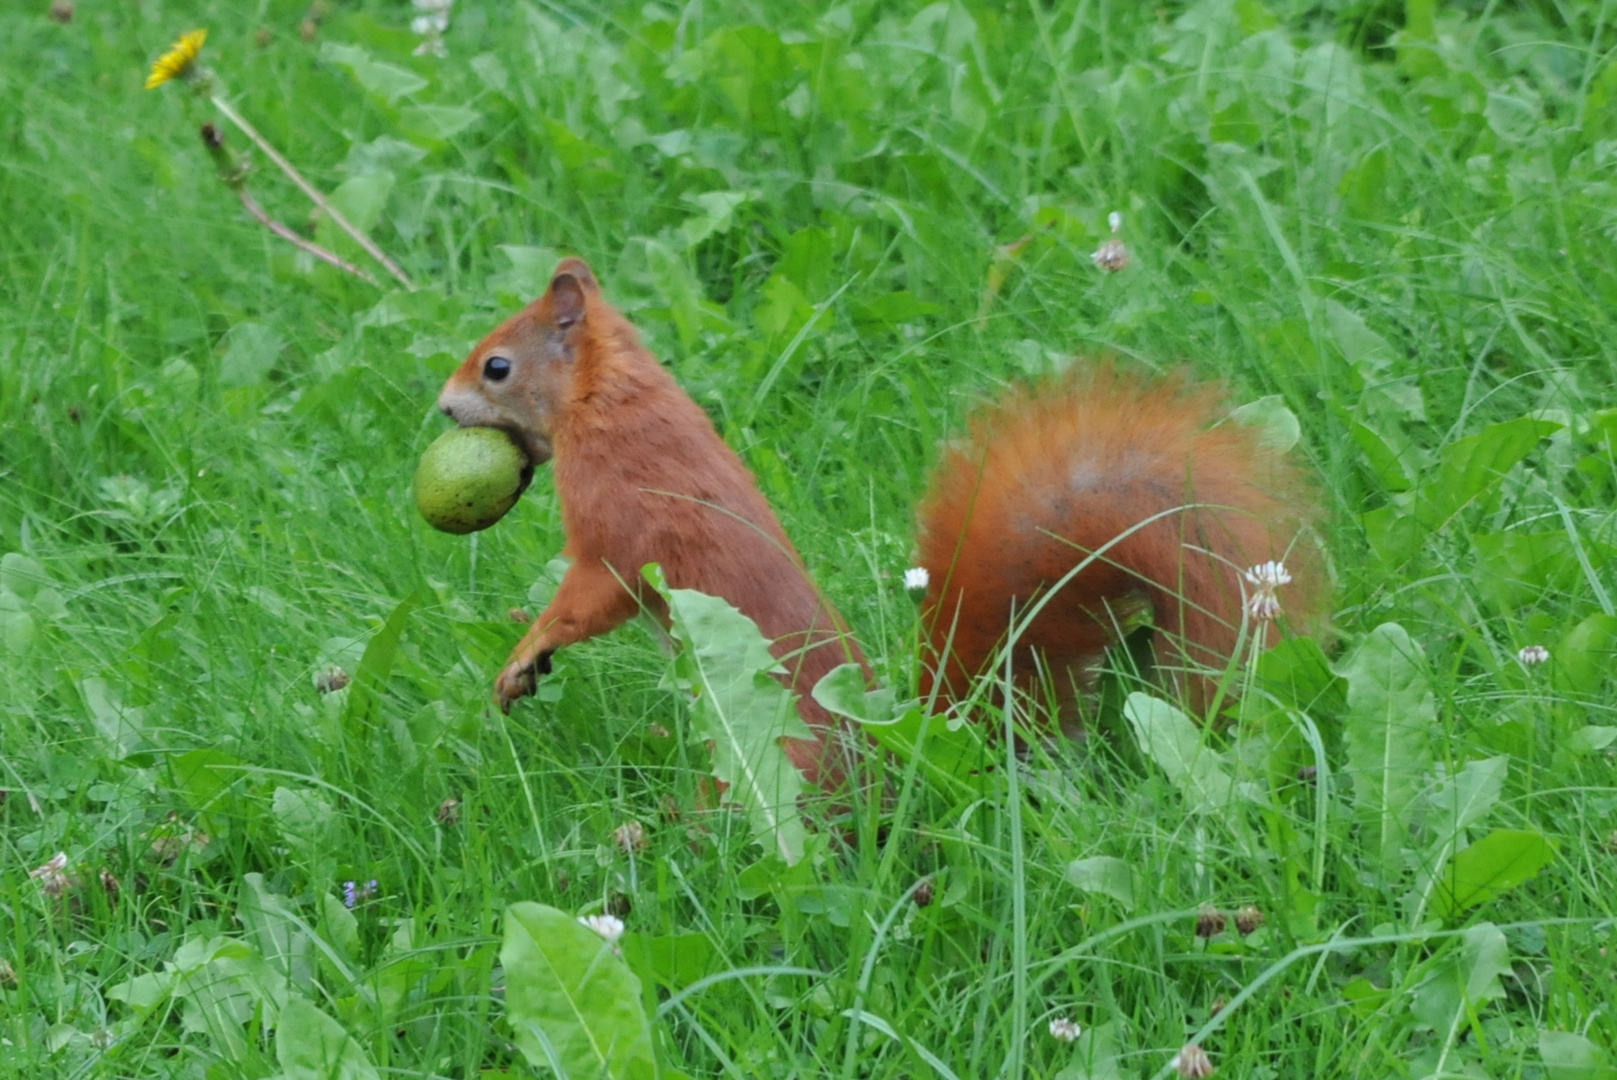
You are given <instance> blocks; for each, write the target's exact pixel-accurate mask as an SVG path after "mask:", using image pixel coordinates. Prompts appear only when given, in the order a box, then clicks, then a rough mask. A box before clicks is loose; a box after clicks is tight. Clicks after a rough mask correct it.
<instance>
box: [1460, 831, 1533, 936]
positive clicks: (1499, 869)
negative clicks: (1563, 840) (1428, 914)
mask: <svg viewBox="0 0 1617 1080" xmlns="http://www.w3.org/2000/svg"><path fill="white" fill-rule="evenodd" d="M1554 860H1555V847H1554V845H1552V844H1551V843H1550V842H1549V840H1547V839H1545V838H1544V837H1543V836H1541V835H1540V834H1538V833H1536V832H1526V831H1523V830H1519V829H1495V830H1494V831H1493V832H1491V833H1489V834H1488V835H1487V836H1484V837H1483V838H1482V839H1481V840H1478V841H1477V842H1476V843H1475V844H1472V845H1471V846H1470V847H1468V848H1466V849H1465V850H1464V851H1461V852H1458V853H1457V854H1456V855H1455V856H1454V858H1453V859H1452V860H1450V861H1449V866H1448V870H1447V871H1446V872H1445V873H1444V874H1443V875H1442V876H1441V877H1440V878H1439V879H1438V884H1437V890H1436V892H1435V893H1434V894H1433V896H1432V914H1434V915H1436V916H1437V917H1439V918H1442V919H1447V918H1450V917H1451V916H1454V915H1458V914H1459V913H1461V912H1463V911H1466V910H1468V909H1470V908H1473V907H1476V906H1477V905H1478V904H1483V903H1487V902H1488V901H1489V900H1492V899H1493V898H1494V897H1496V896H1499V895H1500V894H1502V893H1505V892H1508V891H1509V890H1511V889H1513V888H1515V887H1516V886H1517V885H1520V884H1521V883H1522V882H1524V881H1526V880H1528V879H1529V878H1531V877H1533V876H1534V875H1536V874H1537V873H1538V872H1539V871H1540V870H1542V869H1544V867H1546V866H1548V865H1549V864H1550V863H1551V862H1553V861H1554Z"/></svg>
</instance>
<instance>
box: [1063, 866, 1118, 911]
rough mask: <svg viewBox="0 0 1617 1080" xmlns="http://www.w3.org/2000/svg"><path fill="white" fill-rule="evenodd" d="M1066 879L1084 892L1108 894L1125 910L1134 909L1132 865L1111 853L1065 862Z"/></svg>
mask: <svg viewBox="0 0 1617 1080" xmlns="http://www.w3.org/2000/svg"><path fill="white" fill-rule="evenodd" d="M1067 880H1068V881H1070V882H1071V883H1072V884H1074V885H1076V886H1078V888H1080V889H1082V890H1084V892H1092V893H1100V894H1101V895H1102V896H1110V897H1111V898H1112V899H1113V900H1116V901H1117V902H1118V903H1119V904H1121V905H1122V906H1123V910H1124V911H1125V912H1129V911H1132V910H1134V867H1132V866H1130V865H1129V864H1128V863H1127V862H1125V861H1123V860H1122V859H1119V858H1115V857H1114V856H1111V855H1095V856H1091V857H1090V858H1087V859H1074V860H1073V861H1072V862H1070V863H1068V864H1067Z"/></svg>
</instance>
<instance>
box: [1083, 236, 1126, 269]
mask: <svg viewBox="0 0 1617 1080" xmlns="http://www.w3.org/2000/svg"><path fill="white" fill-rule="evenodd" d="M1089 259H1090V261H1091V262H1093V263H1094V264H1095V265H1096V266H1098V267H1100V268H1101V269H1102V270H1104V271H1106V272H1107V273H1108V274H1115V273H1117V272H1118V271H1119V270H1122V269H1123V268H1124V267H1126V266H1128V264H1129V249H1128V248H1126V247H1124V246H1123V241H1121V240H1119V239H1118V238H1117V237H1115V236H1114V237H1112V238H1111V239H1109V240H1107V241H1106V242H1105V243H1103V244H1101V246H1100V247H1098V248H1096V249H1095V251H1094V254H1092V255H1090V256H1089Z"/></svg>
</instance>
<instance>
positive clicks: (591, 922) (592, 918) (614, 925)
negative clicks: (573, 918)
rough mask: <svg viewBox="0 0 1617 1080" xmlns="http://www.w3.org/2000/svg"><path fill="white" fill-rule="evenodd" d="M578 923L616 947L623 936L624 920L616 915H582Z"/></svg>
mask: <svg viewBox="0 0 1617 1080" xmlns="http://www.w3.org/2000/svg"><path fill="white" fill-rule="evenodd" d="M578 921H579V922H580V923H582V924H583V925H585V926H587V927H589V928H590V929H591V930H594V931H595V932H596V933H597V934H600V935H601V936H602V937H603V938H605V939H606V943H607V944H608V945H616V944H617V943H618V938H620V937H622V936H623V930H624V926H623V920H622V919H620V918H618V917H617V916H616V915H580V916H579V917H578Z"/></svg>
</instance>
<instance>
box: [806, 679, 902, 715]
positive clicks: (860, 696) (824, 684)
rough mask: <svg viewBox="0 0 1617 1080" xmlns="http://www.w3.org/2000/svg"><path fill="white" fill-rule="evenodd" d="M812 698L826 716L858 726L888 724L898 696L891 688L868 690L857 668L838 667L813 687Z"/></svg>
mask: <svg viewBox="0 0 1617 1080" xmlns="http://www.w3.org/2000/svg"><path fill="white" fill-rule="evenodd" d="M813 694H814V700H815V701H817V702H819V703H820V704H821V705H823V706H824V707H825V709H826V711H827V712H830V713H832V714H834V715H836V716H841V717H845V718H846V719H849V720H852V721H854V722H856V723H860V724H885V723H890V722H891V721H892V719H893V704H894V699H895V697H896V696H897V695H895V694H894V693H893V690H892V688H891V687H881V688H879V689H876V690H872V689H870V687H869V686H868V685H866V683H865V672H864V669H863V668H861V667H860V666H859V665H858V664H838V665H837V666H836V667H834V668H832V669H831V670H830V671H828V672H826V673H825V675H824V677H823V678H821V679H820V681H819V682H817V683H815V684H814V690H813Z"/></svg>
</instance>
